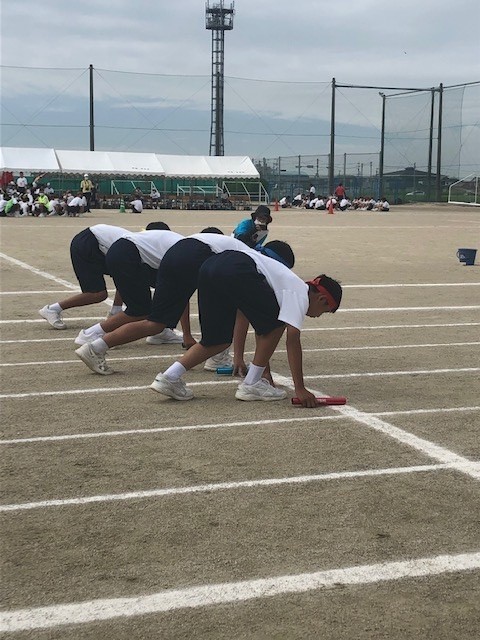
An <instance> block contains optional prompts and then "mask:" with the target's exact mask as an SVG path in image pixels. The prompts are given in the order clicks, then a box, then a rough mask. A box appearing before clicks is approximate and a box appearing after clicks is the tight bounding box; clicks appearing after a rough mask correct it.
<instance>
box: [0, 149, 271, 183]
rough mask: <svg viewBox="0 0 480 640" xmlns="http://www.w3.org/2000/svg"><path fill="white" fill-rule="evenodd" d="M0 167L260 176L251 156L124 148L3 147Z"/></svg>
mask: <svg viewBox="0 0 480 640" xmlns="http://www.w3.org/2000/svg"><path fill="white" fill-rule="evenodd" d="M0 160H1V165H0V171H12V172H14V173H16V172H18V171H24V172H25V173H26V174H30V173H35V172H41V171H46V172H48V173H51V174H53V173H62V174H77V175H78V174H83V173H88V174H92V175H96V176H99V175H110V176H114V175H128V176H137V177H139V176H152V177H153V176H158V177H166V178H190V179H195V178H230V179H243V180H245V179H255V180H258V179H259V177H260V176H259V173H258V171H257V170H256V168H255V165H254V164H253V162H252V161H251V159H250V158H249V157H248V156H221V157H220V156H217V157H213V156H177V155H160V154H155V153H133V152H126V151H125V152H123V151H73V150H55V149H30V148H23V147H0Z"/></svg>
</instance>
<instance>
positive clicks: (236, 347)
mask: <svg viewBox="0 0 480 640" xmlns="http://www.w3.org/2000/svg"><path fill="white" fill-rule="evenodd" d="M248 324H249V323H248V320H247V318H246V317H245V316H244V315H243V313H242V312H241V311H240V310H239V311H237V318H236V320H235V328H234V330H233V375H234V376H241V377H245V375H246V373H247V366H246V364H245V341H246V339H247V332H248Z"/></svg>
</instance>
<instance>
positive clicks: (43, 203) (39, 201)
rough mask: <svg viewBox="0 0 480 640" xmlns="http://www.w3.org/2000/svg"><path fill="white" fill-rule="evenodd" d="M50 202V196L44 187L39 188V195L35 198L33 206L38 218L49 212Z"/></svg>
mask: <svg viewBox="0 0 480 640" xmlns="http://www.w3.org/2000/svg"><path fill="white" fill-rule="evenodd" d="M49 202H50V200H49V198H48V196H46V195H45V193H44V192H43V189H39V192H38V195H37V197H36V198H35V203H34V206H33V215H34V216H37V217H38V218H44V217H45V216H46V215H47V213H48V203H49Z"/></svg>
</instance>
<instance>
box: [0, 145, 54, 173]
mask: <svg viewBox="0 0 480 640" xmlns="http://www.w3.org/2000/svg"><path fill="white" fill-rule="evenodd" d="M0 162H1V165H0V171H12V172H13V173H17V172H19V171H23V172H25V173H27V174H29V173H42V172H44V171H48V172H49V173H58V172H59V171H60V166H59V164H58V160H57V156H56V155H55V151H54V150H53V149H26V148H23V147H0Z"/></svg>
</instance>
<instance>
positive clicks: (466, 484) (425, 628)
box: [0, 205, 480, 640]
mask: <svg viewBox="0 0 480 640" xmlns="http://www.w3.org/2000/svg"><path fill="white" fill-rule="evenodd" d="M247 215H248V213H246V212H200V211H199V212H186V211H167V212H163V211H159V212H151V211H150V212H145V213H143V214H141V215H132V214H120V213H117V212H112V211H100V210H98V211H94V212H92V213H91V214H88V215H87V216H86V217H83V218H69V219H63V218H43V219H39V218H37V219H33V218H28V219H15V218H12V219H10V218H2V219H1V220H0V231H1V253H2V257H1V260H0V264H1V295H0V300H1V322H0V328H1V336H0V338H1V340H0V346H1V352H2V366H1V368H0V370H1V373H2V385H1V402H2V431H3V433H2V440H1V441H0V449H1V451H0V453H1V474H2V476H1V490H2V498H1V505H0V511H1V518H2V525H1V526H2V528H1V531H2V534H1V535H2V565H3V566H2V578H3V580H2V607H3V612H2V613H3V616H2V621H1V626H0V630H2V631H3V632H4V637H7V638H18V639H19V640H23V639H24V638H25V639H26V638H29V639H32V638H33V639H35V640H46V639H47V638H48V640H54V639H55V640H56V639H60V638H61V639H62V640H64V639H68V640H71V639H75V640H80V639H81V640H86V639H88V640H93V639H101V640H127V639H128V640H140V639H149V640H150V639H152V640H153V639H157V638H158V639H161V640H170V639H172V640H173V639H175V640H177V639H185V640H192V639H195V640H196V639H203V638H206V639H208V640H219V639H228V640H232V639H240V638H242V639H247V638H248V639H252V638H253V639H271V638H275V639H284V640H296V639H300V638H306V639H313V638H325V639H326V640H340V639H342V640H344V639H345V640H346V639H348V640H367V639H368V640H371V639H379V640H380V639H382V640H383V639H385V638H388V639H394V640H400V639H402V640H404V639H409V640H411V639H416V638H418V639H419V640H420V639H421V640H425V639H429V638H432V639H435V640H460V639H465V640H467V639H468V640H472V639H473V638H478V637H479V629H480V258H479V257H477V265H475V266H470V267H465V266H463V265H461V264H460V263H459V262H458V260H457V258H456V251H457V249H458V248H460V247H473V248H477V249H478V250H479V255H480V211H479V210H478V209H474V208H468V207H463V208H461V207H452V206H448V205H441V206H436V207H435V206H430V205H423V206H416V207H412V208H409V207H406V206H404V207H396V208H395V207H394V208H393V210H392V212H391V213H389V214H379V213H371V212H369V213H366V212H358V213H356V212H348V213H344V214H335V215H327V214H325V213H322V214H319V213H314V212H299V211H288V210H284V211H279V212H274V214H273V215H274V221H273V223H272V224H271V226H270V235H269V239H283V240H286V241H288V242H290V244H291V245H292V247H293V249H294V251H295V254H296V259H297V262H296V265H295V272H296V273H297V274H298V275H299V276H301V277H302V278H305V279H306V278H307V277H312V276H316V275H318V274H319V273H322V272H325V273H327V274H329V275H331V276H333V277H335V278H338V279H340V280H341V281H342V283H343V285H344V287H345V290H344V302H343V304H342V307H341V309H340V311H339V312H338V313H337V314H335V315H333V316H329V317H325V316H324V317H322V318H321V319H318V320H314V319H307V320H306V322H305V331H304V333H303V334H302V335H303V340H302V342H303V345H304V350H305V355H304V369H305V374H306V379H307V382H308V385H309V387H310V388H311V389H312V390H316V391H318V392H321V393H324V394H330V395H345V396H347V398H348V404H347V405H346V406H345V407H338V408H325V407H324V408H318V409H314V410H306V409H299V408H294V407H292V406H291V404H290V402H289V401H283V402H275V403H268V404H267V403H242V402H239V401H237V400H235V398H234V393H235V388H236V384H237V382H236V380H234V379H232V378H225V377H223V376H222V377H220V376H217V375H216V374H214V373H209V372H206V371H204V370H203V369H202V368H201V367H198V368H197V369H195V370H194V371H192V372H190V373H189V374H188V375H187V377H186V380H187V383H188V384H191V385H192V389H193V391H194V393H195V396H196V397H195V399H194V400H193V401H192V402H185V403H176V402H175V401H173V400H170V399H167V398H165V399H164V398H163V397H161V396H159V395H158V394H155V393H153V392H152V391H151V390H149V388H148V387H149V385H150V384H151V382H152V381H153V379H154V377H155V375H156V373H157V372H158V371H160V370H164V369H165V368H166V367H167V366H168V365H169V363H171V362H172V361H173V360H174V359H175V358H176V357H178V356H179V355H180V352H181V349H179V348H178V346H175V345H171V346H150V345H147V344H146V343H145V342H144V341H140V342H137V343H132V344H129V345H125V346H123V347H120V348H117V349H115V350H112V351H111V352H110V354H109V356H108V361H109V363H110V364H111V366H113V367H114V368H115V371H116V374H115V375H113V376H109V377H101V376H97V375H95V374H93V373H92V372H90V371H89V370H88V369H87V368H86V367H85V365H83V364H82V363H81V362H80V360H78V359H77V358H76V356H75V354H74V345H73V339H74V337H75V336H76V334H77V333H78V331H79V330H80V329H81V328H85V327H86V326H89V325H91V324H93V323H94V322H95V321H98V320H99V319H102V318H103V317H104V316H105V315H106V312H107V311H108V306H107V305H106V304H105V303H102V304H99V305H94V306H90V307H84V308H80V309H73V310H70V311H68V312H66V313H65V314H64V318H65V321H66V323H67V327H68V328H67V330H66V331H56V330H54V329H53V328H51V327H50V326H49V325H48V324H47V323H46V322H45V321H44V320H42V319H41V318H40V317H39V315H38V309H39V308H40V307H42V306H43V305H45V304H47V303H52V302H55V301H56V300H59V299H61V298H62V297H66V295H68V291H71V290H72V291H73V290H75V287H76V281H75V277H74V274H73V271H72V268H71V265H70V260H69V242H70V240H71V238H72V237H73V235H74V234H75V233H77V232H78V231H80V230H81V229H83V228H85V227H86V226H89V225H93V224H97V223H101V222H102V223H110V224H119V225H121V226H126V227H128V228H129V229H132V230H139V229H141V228H142V227H144V226H145V224H146V223H147V222H149V221H151V220H155V219H157V220H164V221H166V222H167V223H168V224H169V225H170V226H171V228H172V230H175V231H178V232H179V233H182V234H185V235H188V234H190V233H194V232H197V231H199V230H201V229H202V228H203V227H205V226H207V225H215V226H219V227H220V228H222V229H223V230H224V232H225V233H230V232H231V230H232V229H233V227H234V225H235V224H236V223H237V222H238V221H239V220H240V219H242V218H243V217H246V216H247ZM110 286H111V283H109V287H110ZM192 312H193V314H195V315H194V317H193V319H192V322H193V326H194V329H195V332H196V333H197V334H198V330H199V325H198V316H197V315H196V314H197V307H196V302H195V301H194V302H193V305H192ZM247 347H248V351H249V352H251V350H252V348H253V336H252V335H251V334H249V338H248V344H247ZM272 369H273V371H274V372H275V374H276V376H277V381H278V383H279V384H281V385H284V386H285V387H286V388H287V390H288V391H289V395H290V396H291V395H292V393H291V386H290V384H291V380H290V373H289V369H288V364H287V359H286V354H285V343H284V341H282V342H281V344H280V346H279V350H278V352H277V353H276V354H275V355H274V358H273V360H272ZM252 405H253V406H252Z"/></svg>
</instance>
